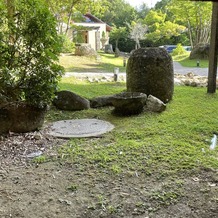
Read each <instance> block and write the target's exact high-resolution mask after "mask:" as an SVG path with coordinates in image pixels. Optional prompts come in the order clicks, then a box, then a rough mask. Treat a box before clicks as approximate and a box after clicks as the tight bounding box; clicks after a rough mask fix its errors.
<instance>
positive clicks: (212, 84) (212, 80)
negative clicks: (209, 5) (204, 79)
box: [207, 2, 218, 93]
mask: <svg viewBox="0 0 218 218" xmlns="http://www.w3.org/2000/svg"><path fill="white" fill-rule="evenodd" d="M217 49H218V2H213V12H212V24H211V39H210V54H209V72H208V86H207V93H215V92H216V77H217V53H218V52H217Z"/></svg>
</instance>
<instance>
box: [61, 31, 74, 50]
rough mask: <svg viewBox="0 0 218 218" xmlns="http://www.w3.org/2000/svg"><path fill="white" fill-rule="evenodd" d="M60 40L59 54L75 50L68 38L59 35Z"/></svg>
mask: <svg viewBox="0 0 218 218" xmlns="http://www.w3.org/2000/svg"><path fill="white" fill-rule="evenodd" d="M61 38H62V44H63V45H62V48H61V52H62V53H68V52H70V53H71V52H73V50H74V49H75V43H74V42H72V41H71V40H70V39H69V37H67V36H65V35H61Z"/></svg>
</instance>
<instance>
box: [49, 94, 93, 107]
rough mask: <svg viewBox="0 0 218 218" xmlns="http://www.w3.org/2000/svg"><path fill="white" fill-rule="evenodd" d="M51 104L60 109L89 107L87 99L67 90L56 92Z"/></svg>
mask: <svg viewBox="0 0 218 218" xmlns="http://www.w3.org/2000/svg"><path fill="white" fill-rule="evenodd" d="M53 104H54V105H55V106H56V107H57V108H58V109H61V110H69V111H78V110H85V109H89V108H90V102H89V100H87V99H85V98H83V97H81V96H79V95H77V94H75V93H73V92H70V91H67V90H64V91H60V92H57V93H56V98H55V99H54V100H53Z"/></svg>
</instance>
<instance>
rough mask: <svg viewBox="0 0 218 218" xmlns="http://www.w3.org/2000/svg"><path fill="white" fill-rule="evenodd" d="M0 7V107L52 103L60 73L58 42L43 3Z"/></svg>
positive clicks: (31, 0) (41, 0)
mask: <svg viewBox="0 0 218 218" xmlns="http://www.w3.org/2000/svg"><path fill="white" fill-rule="evenodd" d="M12 3H13V5H12V7H13V10H9V9H8V8H7V7H6V5H5V4H3V2H2V1H1V3H0V105H1V103H2V102H19V101H25V102H27V103H28V104H30V105H34V106H41V107H44V106H45V105H47V104H48V103H50V102H51V100H52V97H53V96H54V92H55V90H56V87H57V83H58V80H59V79H60V77H61V75H62V73H63V69H62V67H60V66H59V65H58V64H57V63H58V55H59V53H60V51H61V50H60V49H61V39H60V37H59V36H58V34H57V31H56V26H57V25H56V20H55V18H54V16H53V15H52V14H51V12H50V11H49V9H48V7H47V6H46V3H45V1H44V0H22V1H12Z"/></svg>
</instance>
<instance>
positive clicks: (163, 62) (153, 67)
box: [126, 48, 174, 103]
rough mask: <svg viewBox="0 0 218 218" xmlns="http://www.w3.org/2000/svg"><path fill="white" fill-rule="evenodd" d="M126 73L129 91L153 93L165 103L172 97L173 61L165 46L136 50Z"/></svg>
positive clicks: (129, 61)
mask: <svg viewBox="0 0 218 218" xmlns="http://www.w3.org/2000/svg"><path fill="white" fill-rule="evenodd" d="M126 73H127V91H128V92H142V93H145V94H147V95H153V96H156V97H157V98H159V99H160V100H161V101H163V102H164V103H166V102H169V101H170V100H171V99H172V96H173V89H174V72H173V61H172V58H171V56H170V55H169V54H168V53H167V51H166V50H165V49H164V48H140V49H138V50H135V51H134V52H133V53H132V55H131V56H130V58H129V60H128V63H127V72H126Z"/></svg>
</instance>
